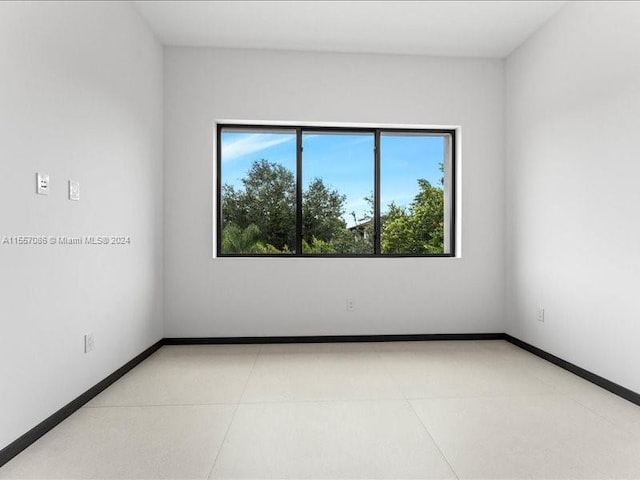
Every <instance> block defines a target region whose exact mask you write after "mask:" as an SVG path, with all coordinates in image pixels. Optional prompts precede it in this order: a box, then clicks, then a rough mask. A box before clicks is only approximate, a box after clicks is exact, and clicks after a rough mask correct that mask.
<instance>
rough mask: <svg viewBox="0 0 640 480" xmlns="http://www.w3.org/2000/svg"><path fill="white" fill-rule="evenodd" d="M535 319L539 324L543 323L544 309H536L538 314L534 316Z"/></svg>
mask: <svg viewBox="0 0 640 480" xmlns="http://www.w3.org/2000/svg"><path fill="white" fill-rule="evenodd" d="M536 319H537V320H538V321H539V322H544V308H542V307H538V312H537V314H536Z"/></svg>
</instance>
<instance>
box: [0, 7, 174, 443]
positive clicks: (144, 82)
mask: <svg viewBox="0 0 640 480" xmlns="http://www.w3.org/2000/svg"><path fill="white" fill-rule="evenodd" d="M36 172H44V173H48V174H49V175H50V177H51V182H52V186H51V193H50V194H49V196H39V195H36V194H35V173H36ZM70 178H71V179H75V180H78V181H80V183H81V201H80V202H71V201H69V200H67V199H66V189H67V180H68V179H70ZM13 235H45V236H50V235H81V236H84V235H128V236H130V237H131V239H132V242H133V243H132V244H131V245H127V246H121V247H114V246H103V247H97V246H94V247H91V246H67V247H63V246H9V245H2V244H0V448H2V447H4V446H5V445H7V444H8V443H10V442H11V441H13V440H15V439H16V438H17V437H18V436H20V435H21V434H23V433H25V432H26V431H27V430H29V429H30V428H32V427H33V426H35V425H36V424H37V423H39V422H40V421H42V420H43V419H45V418H46V417H47V416H49V415H50V414H52V413H53V412H55V411H56V410H57V409H59V408H60V407H62V406H64V405H65V404H67V403H68V402H69V401H71V400H73V399H74V398H75V397H76V396H78V395H79V394H81V393H82V392H84V391H85V390H87V389H88V388H90V387H91V386H93V385H94V384H95V383H97V382H98V381H100V380H102V379H103V378H104V377H106V376H107V375H108V374H110V373H111V372H113V371H114V370H115V369H117V368H119V367H120V366H122V365H123V364H124V363H126V362H127V361H128V360H130V359H131V358H132V357H134V356H135V355H137V354H139V353H140V352H141V351H143V350H144V349H145V348H147V347H149V346H150V345H152V344H153V343H154V342H156V341H157V340H159V339H160V338H161V337H162V328H163V325H162V312H163V308H162V48H161V47H160V45H159V44H158V43H157V42H156V40H155V39H154V37H153V36H152V35H151V34H150V33H149V31H148V29H147V27H146V26H145V24H144V23H143V22H142V21H141V19H140V18H139V16H138V14H137V12H135V10H134V9H133V7H131V6H130V5H129V4H128V3H125V2H100V3H94V2H87V3H85V2H66V3H57V2H0V241H1V239H2V237H4V236H13ZM85 332H93V333H94V334H95V341H96V345H95V350H94V352H92V353H91V354H88V355H84V354H83V334H84V333H85Z"/></svg>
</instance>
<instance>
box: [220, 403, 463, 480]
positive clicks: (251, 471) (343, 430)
mask: <svg viewBox="0 0 640 480" xmlns="http://www.w3.org/2000/svg"><path fill="white" fill-rule="evenodd" d="M212 478H217V479H220V478H227V479H229V478H278V479H285V478H286V479H290V478H296V479H301V478H328V479H342V478H350V479H353V478H393V479H400V478H404V479H409V478H422V479H427V478H441V479H444V478H455V476H454V474H453V472H452V471H451V469H450V468H449V466H448V465H447V463H446V461H445V460H444V459H443V457H442V455H441V454H440V452H439V451H438V449H437V447H436V446H435V445H434V443H433V441H432V440H431V438H430V437H429V435H428V434H427V432H426V431H425V429H424V428H423V426H422V425H421V424H420V422H419V421H418V419H417V418H416V416H415V414H414V412H413V411H412V410H411V408H410V407H409V405H408V404H407V403H406V402H404V401H368V402H325V403H272V404H255V405H240V406H239V407H238V411H237V413H236V416H235V418H234V421H233V424H232V426H231V428H230V429H229V433H228V435H227V438H226V440H225V443H224V445H223V447H222V449H221V451H220V455H219V457H218V461H217V463H216V465H215V467H214V469H213V472H212Z"/></svg>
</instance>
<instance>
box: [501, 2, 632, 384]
mask: <svg viewBox="0 0 640 480" xmlns="http://www.w3.org/2000/svg"><path fill="white" fill-rule="evenodd" d="M638 25H640V3H637V2H622V3H614V2H601V3H600V2H594V3H589V2H585V3H582V2H576V3H572V2H569V4H567V5H566V6H565V7H564V8H563V10H561V11H560V13H559V14H558V15H557V16H556V17H554V18H552V19H551V21H550V22H549V23H548V24H547V25H546V26H545V27H544V28H543V29H542V30H540V31H539V32H538V33H537V34H536V35H535V36H534V37H533V38H532V39H530V40H529V41H528V42H527V43H526V44H525V45H524V46H522V47H521V48H519V49H518V50H517V51H516V52H515V53H514V54H512V55H511V56H510V58H509V59H508V61H507V67H506V75H507V98H506V103H507V107H508V108H507V140H508V146H507V160H506V165H507V175H506V184H507V196H506V205H507V228H506V232H507V235H506V238H507V246H508V255H507V266H508V268H507V285H508V287H507V299H508V300H509V301H508V307H507V318H508V323H507V331H508V333H510V334H512V335H515V336H517V337H519V338H521V339H522V340H525V341H527V342H530V343H532V344H534V345H536V346H538V347H540V348H542V349H544V350H547V351H549V352H551V353H553V354H555V355H558V356H560V357H562V358H563V359H565V360H568V361H570V362H573V363H575V364H577V365H579V366H581V367H583V368H586V369H587V370H591V371H593V372H594V373H597V374H599V375H602V376H604V377H606V378H608V379H609V380H612V381H614V382H616V383H619V384H621V385H623V386H625V387H627V388H630V389H632V390H634V391H636V392H640V367H639V366H640V348H639V347H638V340H639V339H640V295H639V293H638V292H639V287H640V242H639V241H638V237H639V236H640V223H639V222H638V208H639V205H640V188H638V183H639V179H640V161H639V157H638V141H639V135H638V132H640V55H639V53H638V46H639V45H640V28H638ZM538 305H541V306H544V308H545V312H546V321H545V322H544V323H540V322H537V321H536V308H537V306H538Z"/></svg>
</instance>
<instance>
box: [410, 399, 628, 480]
mask: <svg viewBox="0 0 640 480" xmlns="http://www.w3.org/2000/svg"><path fill="white" fill-rule="evenodd" d="M411 404H412V406H413V407H414V409H415V411H416V413H417V414H418V416H419V417H420V418H421V419H422V421H423V423H424V425H425V426H426V428H427V429H428V430H429V432H430V433H431V435H432V437H433V439H434V441H435V442H436V444H437V445H438V446H439V448H440V449H441V451H442V452H443V454H444V455H445V457H446V458H447V460H448V461H449V463H450V464H451V466H452V467H453V469H454V470H455V471H456V474H457V475H458V476H459V477H460V478H461V479H462V478H468V479H472V478H475V479H487V478H500V479H518V478H538V479H551V478H553V479H565V478H566V479H569V478H571V479H596V478H602V479H604V478H626V479H632V478H640V455H639V452H640V439H638V438H637V437H634V436H633V435H631V434H629V433H628V432H626V431H624V430H622V429H620V428H618V427H617V426H615V425H613V424H612V423H611V422H609V421H607V420H605V419H604V418H602V417H600V416H599V415H596V414H595V413H593V412H592V411H590V410H588V409H587V408H585V407H583V406H582V405H580V404H579V403H577V402H575V401H574V400H572V399H570V398H567V397H565V396H562V395H548V396H547V395H536V396H528V397H503V398H456V399H431V400H413V401H411Z"/></svg>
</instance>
